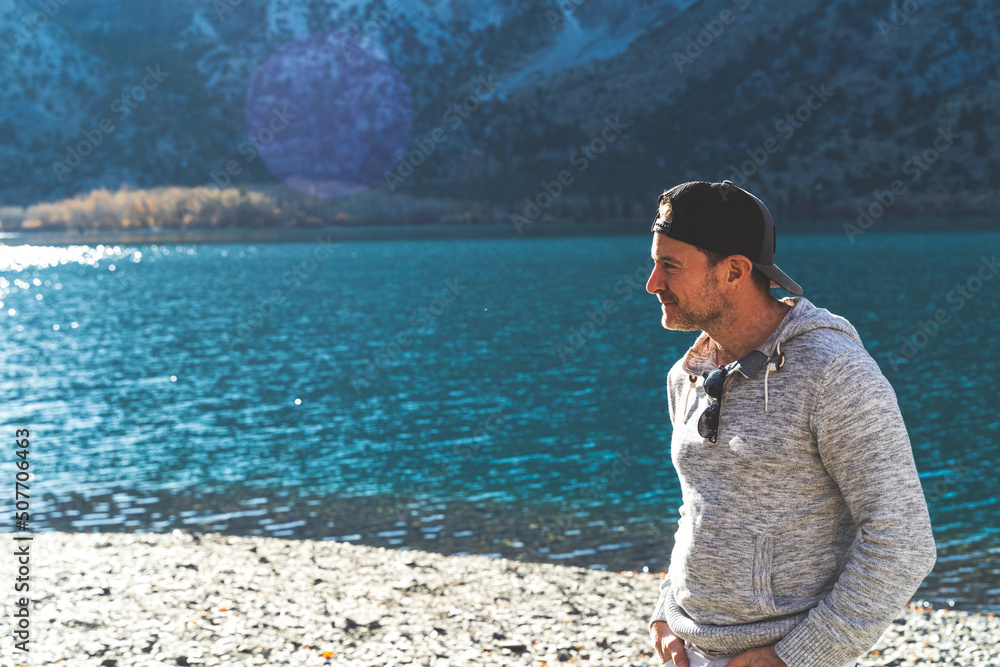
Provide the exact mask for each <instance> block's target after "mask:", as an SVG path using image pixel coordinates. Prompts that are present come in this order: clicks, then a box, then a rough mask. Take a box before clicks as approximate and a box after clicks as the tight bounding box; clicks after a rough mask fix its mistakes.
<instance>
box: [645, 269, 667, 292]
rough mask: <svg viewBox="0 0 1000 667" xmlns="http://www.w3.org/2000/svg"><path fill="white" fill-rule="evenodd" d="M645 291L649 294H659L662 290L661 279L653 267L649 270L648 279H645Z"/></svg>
mask: <svg viewBox="0 0 1000 667" xmlns="http://www.w3.org/2000/svg"><path fill="white" fill-rule="evenodd" d="M646 291H647V292H649V293H650V294H660V293H661V292H663V291H664V289H663V281H662V280H661V279H660V277H659V276H657V275H656V269H655V268H654V269H653V270H652V271H651V272H650V274H649V280H647V281H646Z"/></svg>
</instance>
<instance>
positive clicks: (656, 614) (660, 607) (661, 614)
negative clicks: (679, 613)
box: [649, 576, 670, 628]
mask: <svg viewBox="0 0 1000 667" xmlns="http://www.w3.org/2000/svg"><path fill="white" fill-rule="evenodd" d="M668 588H670V577H669V576H666V577H664V578H663V582H662V583H661V584H660V599H659V600H657V601H656V607H655V608H654V609H653V616H652V617H651V618H650V619H649V627H650V628H652V627H653V623H656V622H657V621H666V620H667V610H666V603H667V589H668Z"/></svg>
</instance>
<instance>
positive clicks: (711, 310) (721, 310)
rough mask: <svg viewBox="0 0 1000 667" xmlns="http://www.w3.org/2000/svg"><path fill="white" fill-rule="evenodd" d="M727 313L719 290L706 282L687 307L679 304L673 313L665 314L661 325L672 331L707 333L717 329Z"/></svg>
mask: <svg viewBox="0 0 1000 667" xmlns="http://www.w3.org/2000/svg"><path fill="white" fill-rule="evenodd" d="M726 312H727V308H726V303H725V301H724V300H723V298H722V295H721V294H719V292H718V290H716V289H714V288H713V286H712V285H710V284H709V283H708V281H707V280H706V281H705V283H704V284H703V285H702V287H701V290H700V291H699V292H698V294H697V295H696V296H694V297H693V298H691V299H690V300H689V303H688V305H687V306H686V307H682V306H681V305H680V303H678V305H677V308H676V309H674V310H673V312H664V313H663V316H662V318H661V319H660V324H662V325H663V328H664V329H668V330H670V331H707V330H708V329H710V328H717V327H716V326H715V325H717V324H718V323H720V322H722V321H723V318H724V317H725V314H726Z"/></svg>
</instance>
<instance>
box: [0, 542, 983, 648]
mask: <svg viewBox="0 0 1000 667" xmlns="http://www.w3.org/2000/svg"><path fill="white" fill-rule="evenodd" d="M8 542H9V540H8ZM9 544H12V542H9V543H8V546H9ZM31 554H32V555H31V568H32V569H31V578H32V589H31V596H32V599H33V604H32V607H31V628H30V632H31V639H30V652H29V653H23V652H21V651H16V650H15V649H14V640H13V638H12V636H11V632H10V631H9V623H10V619H11V616H10V613H9V609H10V607H9V606H8V607H7V609H8V612H5V614H4V617H3V619H2V621H0V625H4V626H8V628H5V629H4V631H3V632H2V635H0V657H2V660H0V662H2V664H3V665H24V666H26V667H34V666H36V665H46V666H47V665H64V666H67V667H126V666H128V667H132V666H135V667H145V666H150V667H152V666H154V665H155V666H157V667H161V666H163V665H169V666H172V665H182V666H183V665H262V666H263V665H295V666H297V667H298V666H302V667H305V666H312V665H350V666H352V667H354V666H357V667H365V666H374V665H428V666H431V665H433V666H437V667H445V666H456V667H457V666H459V665H462V666H465V665H549V666H551V665H556V664H571V665H623V664H629V665H659V664H660V662H659V659H658V658H657V657H656V655H655V653H654V652H653V650H652V647H651V645H650V640H649V637H648V634H647V630H646V625H647V620H648V618H649V614H650V613H651V610H652V607H653V605H654V604H655V602H656V598H657V593H658V587H659V584H660V581H661V579H662V574H661V573H642V572H609V571H601V570H590V569H585V568H580V567H567V566H563V565H554V564H547V563H528V562H521V561H513V560H508V559H505V558H488V557H482V556H443V555H439V554H435V553H430V552H424V551H415V550H394V549H385V548H376V547H368V546H362V545H355V544H349V543H344V542H334V541H327V542H324V541H310V540H283V539H277V538H264V537H235V536H224V535H217V534H206V535H191V534H187V533H181V532H176V533H174V534H129V533H56V532H52V533H37V534H35V535H34V536H33V541H32V547H31ZM12 560H13V559H11V558H7V559H4V561H3V563H2V564H0V572H2V574H3V576H4V578H5V580H6V581H12V580H13V577H14V573H13V564H12ZM998 647H1000V618H998V617H996V616H995V615H993V614H975V613H967V612H963V611H958V610H954V609H932V608H931V607H929V606H926V605H922V604H921V603H920V602H919V601H917V603H916V604H913V603H911V605H910V606H909V608H908V609H906V610H904V611H901V613H900V615H899V616H898V617H897V619H896V620H895V621H894V622H893V623H892V625H891V626H890V627H889V628H888V629H887V630H886V631H885V633H884V634H883V636H882V638H881V639H880V640H879V642H878V644H877V645H876V646H875V647H874V648H873V649H872V650H871V651H870V652H869V654H868V655H867V656H865V657H863V658H862V659H861V660H860V661H859V665H864V666H869V665H884V666H889V665H923V664H947V665H976V666H979V665H982V666H986V665H1000V648H998Z"/></svg>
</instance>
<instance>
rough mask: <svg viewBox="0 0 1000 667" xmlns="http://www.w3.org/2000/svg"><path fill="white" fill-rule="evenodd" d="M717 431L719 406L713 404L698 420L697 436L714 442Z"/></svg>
mask: <svg viewBox="0 0 1000 667" xmlns="http://www.w3.org/2000/svg"><path fill="white" fill-rule="evenodd" d="M718 431H719V404H718V403H713V404H712V405H710V406H708V407H707V408H706V409H705V411H704V412H703V413H701V417H700V418H699V419H698V435H700V436H701V437H703V438H708V439H709V440H711V441H712V442H715V436H716V434H717V433H718Z"/></svg>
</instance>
